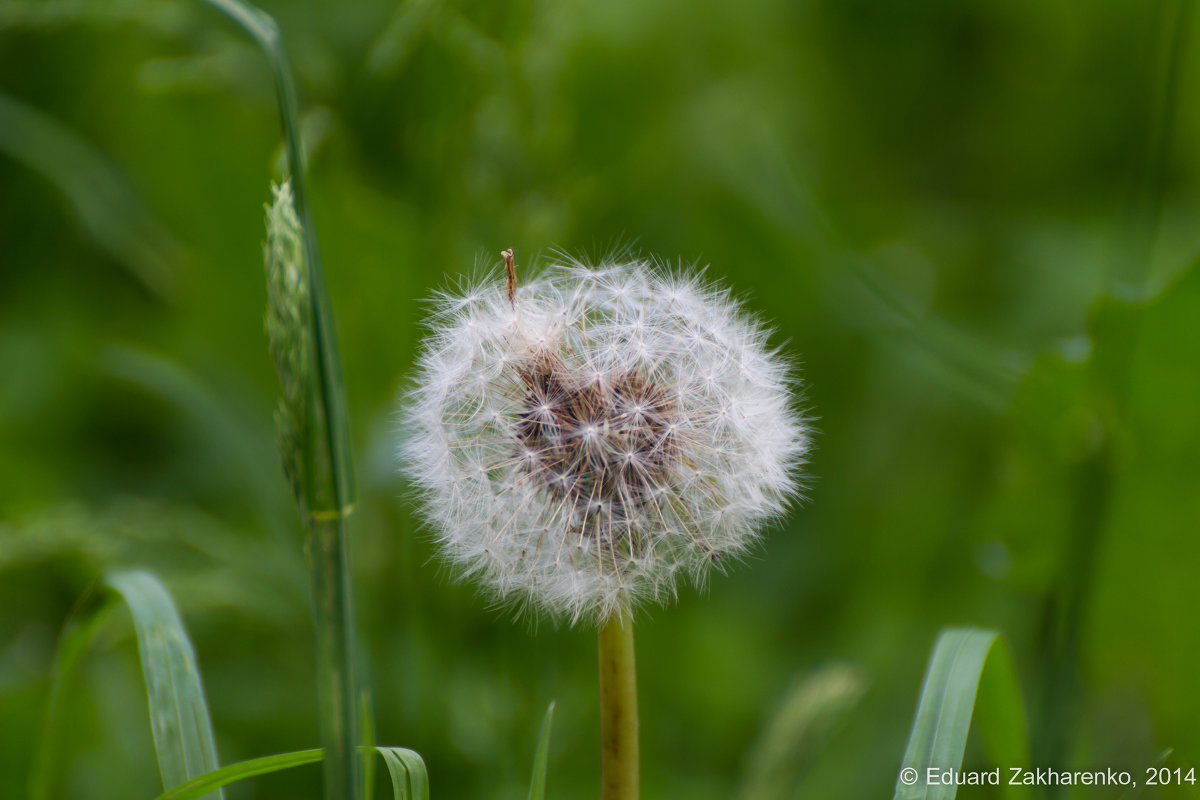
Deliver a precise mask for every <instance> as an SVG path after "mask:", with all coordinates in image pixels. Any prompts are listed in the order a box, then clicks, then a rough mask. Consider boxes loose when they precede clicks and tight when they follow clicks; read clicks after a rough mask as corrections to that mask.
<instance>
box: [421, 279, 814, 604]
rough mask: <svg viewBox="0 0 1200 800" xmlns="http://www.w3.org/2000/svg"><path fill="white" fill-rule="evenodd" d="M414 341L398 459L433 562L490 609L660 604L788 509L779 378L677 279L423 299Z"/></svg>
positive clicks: (774, 364) (715, 308) (707, 292)
mask: <svg viewBox="0 0 1200 800" xmlns="http://www.w3.org/2000/svg"><path fill="white" fill-rule="evenodd" d="M510 269H511V261H510ZM430 329H431V330H430V334H429V336H428V338H427V340H426V342H425V349H424V353H423V355H422V357H421V362H420V372H419V376H418V378H417V381H416V384H415V388H414V389H413V390H412V391H411V393H410V395H409V397H408V398H407V403H406V407H405V411H404V418H405V430H406V432H407V436H406V437H405V440H404V443H403V445H402V452H401V456H402V460H403V463H404V465H405V469H406V472H407V474H408V476H409V478H410V479H411V480H412V481H413V483H415V484H416V486H417V487H419V488H420V490H421V491H422V493H423V499H424V509H425V512H426V514H427V516H428V518H429V519H430V521H431V522H432V523H433V524H434V526H435V528H436V529H437V531H438V537H439V541H440V543H441V545H442V546H443V548H444V549H445V552H446V554H447V555H448V557H449V558H450V559H451V560H452V561H453V562H454V563H456V564H457V565H459V566H460V567H461V569H462V571H463V572H464V573H465V574H466V575H469V576H471V577H473V578H476V579H478V580H479V581H480V583H482V584H483V585H484V586H485V587H486V589H487V590H488V591H489V592H490V593H491V594H493V595H494V596H495V597H497V598H500V599H503V600H515V601H517V602H518V603H522V604H532V605H533V606H534V607H536V608H538V609H540V610H542V611H543V612H546V613H547V614H549V615H550V616H552V617H558V618H561V617H566V618H568V619H570V620H571V621H578V620H580V619H585V618H587V619H592V620H595V621H598V622H603V621H605V620H607V619H608V618H610V617H612V616H613V615H614V614H616V613H618V612H620V611H622V610H623V609H628V608H632V607H634V606H636V604H637V603H638V602H639V601H641V600H644V599H649V600H655V601H660V602H661V601H666V600H668V599H670V598H672V597H673V596H674V595H675V591H676V586H677V582H678V579H679V577H680V576H681V575H686V576H688V577H690V578H691V580H693V581H694V582H695V583H697V584H703V583H704V581H705V578H706V575H707V574H708V573H709V571H710V570H711V569H713V568H714V567H715V568H718V569H719V568H722V567H724V566H725V565H726V564H727V563H728V562H729V561H730V560H731V559H735V558H736V557H738V556H740V555H743V554H744V553H746V552H747V550H748V549H750V548H751V547H752V546H753V545H754V544H755V542H756V540H757V538H758V535H759V531H760V530H761V528H762V526H763V524H764V523H765V522H768V521H770V520H772V519H773V518H775V517H777V516H778V515H779V514H780V513H781V512H782V511H783V510H784V508H785V506H786V504H787V502H788V500H789V498H790V497H791V496H792V495H793V494H794V493H795V491H796V486H797V484H796V479H795V471H796V466H797V464H798V463H799V462H800V460H801V458H802V457H803V455H804V452H805V448H806V436H805V430H804V427H803V424H802V422H801V420H800V419H799V417H798V416H797V414H796V412H795V410H794V402H793V395H792V391H791V385H790V382H789V374H788V368H787V365H786V363H785V362H784V361H783V360H782V359H781V358H779V357H778V355H777V354H775V353H772V352H770V351H769V350H768V349H767V347H766V342H765V340H766V332H765V331H764V330H763V328H762V327H761V326H760V325H758V324H757V323H756V322H754V321H753V320H751V319H749V318H748V317H747V316H746V315H745V314H744V313H743V312H742V310H741V308H740V307H739V305H738V304H737V303H736V302H734V301H733V300H732V299H731V298H730V296H729V294H728V292H727V291H724V290H719V289H715V288H713V287H711V286H707V285H705V284H703V283H702V282H701V281H700V280H699V279H698V278H696V277H694V276H689V275H681V274H670V273H667V272H665V271H663V270H660V269H657V268H655V267H654V266H652V265H651V264H649V263H647V262H640V261H639V262H633V263H606V264H603V265H601V266H599V267H595V268H592V267H588V266H585V265H583V264H580V263H576V262H571V263H566V264H557V265H554V266H552V267H550V268H549V269H548V270H547V271H546V272H545V273H544V274H543V275H542V276H541V277H540V278H538V279H537V280H534V281H533V282H530V283H527V284H525V285H522V286H519V287H518V286H517V285H516V281H515V278H514V277H513V276H511V275H510V279H509V283H508V285H507V286H502V285H499V284H495V285H492V284H489V283H486V282H485V283H482V284H479V285H474V286H469V287H467V288H466V289H465V290H463V291H461V292H456V293H447V294H445V295H443V296H441V297H440V298H439V299H438V301H437V304H436V309H435V311H434V314H433V316H432V321H431V324H430Z"/></svg>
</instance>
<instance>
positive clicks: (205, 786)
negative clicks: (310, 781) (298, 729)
mask: <svg viewBox="0 0 1200 800" xmlns="http://www.w3.org/2000/svg"><path fill="white" fill-rule="evenodd" d="M323 758H325V751H324V750H321V749H320V748H314V749H312V750H298V751H296V752H294V753H280V754H278V755H273V756H264V757H262V758H252V759H250V760H249V761H239V762H237V763H236V764H230V765H229V766H227V767H221V768H220V769H215V770H213V771H211V772H206V773H205V774H203V775H199V776H197V777H195V778H192V779H191V780H190V781H185V782H184V783H181V784H179V785H178V786H176V787H175V788H173V789H169V790H167V791H165V792H163V793H162V794H160V795H159V796H158V797H157V798H156V799H155V800H199V798H202V797H205V796H207V795H208V793H209V792H212V791H214V790H217V789H220V788H221V787H223V786H228V785H229V784H231V783H234V782H235V781H242V780H245V779H246V778H253V777H256V776H258V775H267V774H269V773H272V772H280V771H282V770H285V769H291V768H292V767H302V766H304V765H305V764H315V763H317V762H318V761H321V760H322V759H323Z"/></svg>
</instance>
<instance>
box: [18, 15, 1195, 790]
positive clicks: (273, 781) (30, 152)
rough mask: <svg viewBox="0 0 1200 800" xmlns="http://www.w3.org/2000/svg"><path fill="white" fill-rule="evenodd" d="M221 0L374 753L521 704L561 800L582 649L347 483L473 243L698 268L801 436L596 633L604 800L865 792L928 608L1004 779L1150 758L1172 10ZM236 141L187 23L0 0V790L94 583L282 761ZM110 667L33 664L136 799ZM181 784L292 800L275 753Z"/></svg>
mask: <svg viewBox="0 0 1200 800" xmlns="http://www.w3.org/2000/svg"><path fill="white" fill-rule="evenodd" d="M264 5H265V7H266V8H267V9H268V10H270V11H272V12H273V13H274V14H275V15H276V16H277V17H278V19H279V21H280V23H281V25H282V27H283V30H284V33H285V37H286V42H287V46H288V48H289V53H290V57H291V59H292V63H293V66H294V69H295V71H296V73H297V76H298V80H299V82H300V91H301V95H302V107H303V115H304V120H303V123H304V129H305V134H306V137H307V146H308V151H309V161H310V168H311V188H312V194H313V201H314V205H315V214H316V220H317V227H318V232H319V235H320V239H321V243H322V249H323V252H324V256H325V262H326V267H327V273H328V274H327V278H328V281H329V284H330V293H331V297H332V302H333V306H334V312H335V315H336V319H337V327H338V332H339V335H340V340H341V347H342V352H343V357H344V370H345V378H346V384H347V390H348V396H349V403H350V409H351V421H352V427H353V435H354V442H355V447H356V463H357V465H358V477H359V483H360V492H361V497H360V502H359V507H358V512H357V514H356V516H355V517H354V518H353V522H352V528H351V530H352V534H353V537H354V545H353V546H354V558H355V568H354V577H355V580H356V590H357V602H358V612H359V619H360V622H361V648H362V661H363V666H364V670H365V672H366V673H367V675H366V677H367V678H368V679H369V681H370V683H371V685H372V686H373V689H374V693H375V708H376V717H377V725H378V731H379V735H378V738H379V741H380V742H382V743H387V744H394V745H403V746H407V747H412V748H415V749H416V750H418V751H419V752H421V753H422V754H423V755H424V757H425V759H426V762H427V763H428V766H429V770H430V774H431V779H432V781H433V790H434V797H462V798H465V797H480V798H482V797H488V798H517V797H522V796H524V793H525V792H526V791H527V787H528V780H529V770H530V764H531V761H532V755H533V749H534V745H535V742H536V737H537V729H538V726H539V724H540V721H541V718H542V715H543V713H544V711H545V708H546V706H547V704H548V703H549V702H550V701H551V700H556V701H557V712H556V717H555V723H554V737H553V744H552V749H551V763H550V778H549V790H550V794H551V796H553V797H558V798H573V797H589V796H595V794H596V793H597V792H596V788H595V787H596V784H597V782H598V769H599V768H598V757H597V755H598V754H597V748H598V738H599V737H598V720H597V714H596V709H595V676H594V672H595V664H594V658H595V645H594V633H593V632H592V631H590V630H585V629H583V630H572V629H569V628H564V627H558V628H556V627H554V626H553V625H550V624H546V623H545V622H542V623H540V624H539V623H537V622H536V621H534V620H529V619H516V620H514V619H513V618H512V615H511V614H510V613H509V612H506V611H504V610H496V609H490V608H489V607H488V606H487V604H486V603H485V602H484V601H482V600H480V599H479V598H478V597H477V596H476V594H475V592H474V589H473V588H472V587H471V586H469V585H461V584H458V583H455V582H454V581H453V580H452V579H451V577H450V576H448V575H447V574H446V571H445V570H444V569H442V568H441V567H440V566H439V563H438V561H437V558H436V554H435V552H434V551H433V548H432V547H431V544H430V541H429V535H428V532H427V531H426V530H424V529H423V528H422V525H421V523H420V521H419V520H418V519H416V518H415V517H414V516H413V514H412V506H411V504H410V503H409V502H407V501H406V500H405V499H404V498H405V492H406V487H405V486H404V485H403V483H402V482H401V480H400V479H399V478H398V477H397V475H396V473H395V464H394V462H393V452H392V451H393V439H394V416H393V415H394V409H395V400H396V396H397V393H398V391H399V390H400V389H401V388H402V386H403V384H404V381H405V380H406V378H408V377H409V376H410V375H411V373H412V363H413V354H414V350H415V348H416V346H417V343H418V341H419V337H420V335H421V328H420V320H421V316H422V313H423V306H422V299H423V298H426V297H428V296H429V294H430V293H431V292H432V291H433V290H434V289H435V288H436V287H438V286H441V285H444V284H445V282H446V281H447V280H448V279H449V278H453V277H455V276H458V275H461V274H464V273H473V272H475V271H476V270H477V269H480V268H485V267H492V266H495V265H496V264H497V263H498V261H499V259H498V253H499V251H500V250H501V249H502V248H505V247H510V246H511V247H515V248H516V251H517V255H518V263H519V265H520V266H521V267H522V268H523V269H531V268H532V266H533V265H534V264H536V263H538V262H539V261H543V262H544V261H545V260H546V259H547V258H548V257H549V256H550V255H551V254H552V253H553V252H554V250H555V249H556V248H560V249H562V250H564V251H566V252H568V253H571V254H577V255H579V254H584V255H590V256H593V257H598V256H602V255H604V254H605V253H606V252H610V251H611V250H612V249H613V248H615V247H618V246H621V245H627V244H631V243H632V244H633V245H634V246H635V247H636V248H637V249H639V250H640V251H641V252H643V253H645V254H654V255H657V256H659V257H661V258H663V259H666V260H669V261H671V262H672V263H674V262H682V263H683V264H687V265H696V266H705V265H708V274H709V275H710V276H711V277H713V278H717V279H720V280H722V281H724V282H726V283H727V284H728V285H730V286H732V287H734V289H735V290H736V291H737V292H738V293H739V295H741V296H744V297H745V298H746V301H747V305H748V306H749V307H750V308H751V309H752V310H753V311H754V312H755V313H757V314H759V315H761V316H763V317H764V318H766V319H769V320H771V321H773V323H774V325H775V328H776V332H775V334H774V335H773V337H772V341H773V342H774V343H775V344H777V345H778V346H780V347H782V348H783V349H784V351H785V352H786V353H788V354H789V355H791V356H793V357H794V358H795V360H796V362H797V364H798V365H799V367H800V371H801V373H802V375H803V380H804V384H805V404H806V406H807V408H808V409H809V410H810V413H811V415H812V416H813V419H814V425H815V427H816V428H817V431H818V433H817V435H816V450H815V451H814V453H813V455H812V459H811V463H810V465H809V467H808V473H809V475H810V476H811V477H810V479H809V490H808V500H807V501H806V502H805V503H804V504H803V506H802V507H800V508H798V509H796V510H795V511H794V512H793V513H792V514H791V515H790V516H789V518H788V519H787V521H786V522H785V523H784V524H782V525H780V526H779V527H778V528H777V529H776V530H774V531H772V532H771V533H770V535H769V536H768V537H767V539H766V541H765V544H764V546H763V548H762V549H761V552H760V554H759V555H758V556H757V557H755V558H753V559H752V560H751V561H750V562H749V563H747V564H743V565H741V566H739V567H737V568H736V569H734V570H733V571H732V573H731V574H730V575H729V576H727V577H718V578H717V579H715V580H714V581H713V582H712V584H711V586H710V587H709V588H708V590H707V591H705V592H702V593H698V592H696V591H694V590H691V589H688V590H685V591H684V592H683V593H682V595H681V597H680V600H679V603H678V604H677V605H676V606H675V607H670V608H657V609H651V610H649V611H647V612H646V613H644V614H643V615H642V617H641V618H640V621H639V629H638V637H639V654H638V655H639V662H640V664H639V666H640V681H641V683H640V690H641V699H642V711H643V720H642V732H643V744H642V747H643V760H644V764H643V770H644V774H645V786H646V796H647V797H661V798H697V799H699V800H704V799H706V798H714V799H715V798H731V797H739V796H740V797H744V798H774V797H794V796H801V795H803V796H807V797H886V796H889V794H890V792H891V789H892V786H893V784H894V782H895V778H896V770H897V769H898V767H899V765H900V759H901V756H902V754H903V751H904V745H905V741H906V738H907V732H908V728H909V726H910V723H911V718H912V713H913V711H914V709H915V705H916V700H917V695H918V691H919V687H920V684H921V678H922V674H923V669H924V665H925V661H926V659H927V657H928V654H929V651H930V648H931V647H932V645H933V642H934V641H935V638H936V635H937V632H938V631H939V630H940V629H941V628H943V627H945V626H948V625H976V626H987V627H995V628H998V629H1000V630H1002V631H1003V632H1004V634H1005V636H1006V638H1007V640H1008V642H1009V644H1010V646H1011V649H1012V651H1013V653H1014V657H1015V659H1016V663H1017V668H1018V672H1019V677H1020V680H1021V683H1022V689H1023V692H1024V699H1025V705H1026V707H1027V710H1028V713H1029V718H1030V721H1031V727H1032V728H1033V737H1034V743H1035V748H1036V749H1035V760H1039V762H1040V763H1045V764H1056V765H1058V766H1071V767H1078V768H1089V769H1091V768H1104V767H1109V766H1112V767H1120V768H1126V769H1131V770H1134V771H1137V772H1139V773H1140V771H1141V770H1142V769H1143V768H1144V767H1146V766H1149V765H1151V764H1154V763H1158V760H1159V759H1160V756H1161V754H1162V753H1163V751H1164V749H1165V748H1168V747H1169V748H1173V753H1172V754H1171V755H1169V756H1167V757H1166V761H1165V763H1166V765H1167V766H1171V767H1174V766H1182V767H1184V768H1185V769H1186V768H1187V767H1189V766H1192V765H1194V764H1195V763H1196V762H1197V760H1198V756H1200V725H1198V724H1197V720H1198V719H1200V691H1198V690H1197V688H1196V676H1197V675H1198V674H1200V615H1198V614H1197V613H1196V608H1197V605H1198V603H1197V600H1198V599H1200V597H1198V589H1197V586H1198V585H1200V575H1198V574H1197V573H1198V571H1200V537H1198V536H1197V534H1198V532H1200V524H1198V522H1200V491H1198V487H1200V324H1198V320H1200V274H1197V272H1196V270H1195V269H1194V268H1193V262H1194V259H1195V255H1196V252H1197V245H1198V244H1200V236H1198V234H1197V230H1198V228H1197V220H1200V145H1198V144H1197V143H1200V61H1198V58H1197V56H1198V53H1197V31H1196V26H1197V24H1198V22H1197V19H1196V15H1195V14H1194V13H1193V11H1192V8H1193V5H1194V4H1193V3H1192V2H1190V1H1189V0H1146V1H1138V2H1135V0H1094V2H1088V3H1077V2H1070V1H1069V0H976V2H970V3H963V2H947V1H946V0H920V1H916V2H909V3H904V4H893V3H875V2H867V1H866V0H841V1H836V0H801V1H800V2H788V1H787V0H746V1H745V2H739V3H716V2H695V1H694V0H654V1H653V2H648V1H647V0H607V1H606V2H595V1H594V0H557V1H556V2H546V1H545V0H514V1H513V2H490V1H484V0H452V1H451V2H444V1H443V0H402V2H393V1H392V0H355V1H354V2H343V3H332V2H330V3H323V2H315V0H295V1H289V2H282V0H279V1H276V2H270V3H265V4H264ZM279 144H280V132H279V123H278V117H277V112H276V110H275V106H274V98H273V95H272V90H271V85H270V81H269V75H268V72H267V69H266V66H265V63H264V61H263V59H262V58H261V56H260V55H259V53H258V52H257V51H256V50H255V49H254V48H253V47H252V46H251V44H250V43H249V41H248V40H247V39H246V38H245V37H244V36H243V35H242V34H241V32H240V31H239V30H237V29H236V28H234V27H233V26H232V25H231V24H230V23H229V22H228V21H227V20H225V19H224V18H223V17H221V16H220V15H219V14H217V13H216V12H214V11H212V10H211V9H210V8H208V7H206V6H205V5H203V4H201V3H199V2H185V1H184V0H2V2H0V376H2V377H0V520H2V522H0V797H5V798H8V797H13V798H16V797H21V796H23V794H24V791H25V781H26V779H27V776H28V773H29V761H30V758H31V757H32V753H33V750H34V748H35V746H36V742H37V736H38V730H39V727H40V725H41V719H42V714H43V710H44V706H45V702H46V698H47V696H48V692H49V670H50V664H51V659H52V657H53V652H54V647H55V642H56V639H57V636H58V632H59V629H60V627H61V625H62V624H63V621H64V620H65V619H66V617H67V615H68V613H69V612H70V609H71V608H72V606H73V604H74V603H75V602H76V601H77V599H78V598H79V597H80V596H81V595H82V594H83V593H84V592H85V590H86V589H87V588H88V587H89V586H90V585H92V583H93V582H94V581H95V579H96V578H97V576H98V575H100V574H102V573H103V572H104V571H106V570H108V569H110V568H113V567H114V566H124V565H137V566H144V567H147V568H150V569H152V570H154V571H155V572H156V573H157V574H158V575H160V576H161V577H162V578H163V580H164V581H165V582H166V583H167V585H168V586H169V587H170V589H171V590H172V592H173V593H174V594H175V596H176V599H177V602H178V603H179V605H180V608H181V610H182V613H183V616H184V619H185V621H186V623H187V625H188V627H189V630H190V632H191V634H192V636H193V639H194V641H195V644H196V648H197V652H198V657H199V662H200V667H201V669H202V672H203V675H204V679H205V683H206V688H207V690H208V695H209V702H210V704H211V707H212V713H213V717H214V722H215V725H216V729H217V734H218V749H219V753H220V756H221V759H222V761H223V762H232V761H235V760H240V759H244V758H251V757H255V756H260V755H267V754H271V753H276V752H282V751H287V750H295V749H301V748H306V747H311V746H315V744H316V742H317V740H318V735H317V716H316V704H315V683H314V660H313V641H312V635H311V615H310V602H309V598H308V595H307V579H306V575H305V567H304V557H303V553H302V547H301V543H302V539H303V537H302V534H301V530H300V526H299V522H298V519H297V516H296V513H295V510H294V508H293V506H292V505H291V502H290V496H289V492H288V489H287V486H286V484H285V482H284V480H283V477H282V475H281V471H280V468H279V458H278V455H277V453H276V451H275V448H274V440H273V435H274V434H273V423H272V417H271V414H272V410H273V408H274V406H275V402H276V393H277V386H276V381H275V376H274V373H273V370H272V364H271V361H270V359H269V357H268V355H267V353H266V347H265V342H264V336H263V333H262V326H263V311H264V305H265V291H264V281H263V275H262V266H261V249H260V248H261V242H262V240H263V238H264V234H263V222H262V217H263V203H264V202H265V201H267V200H268V199H269V197H270V192H269V182H270V180H271V179H272V178H273V177H274V176H276V175H277V174H278V165H279ZM140 681H141V677H140V673H139V670H138V665H137V655H136V650H135V648H134V645H133V642H132V640H131V637H130V631H129V626H128V622H127V621H125V622H122V620H121V619H120V618H117V619H116V620H115V622H114V623H113V624H112V625H111V626H109V628H107V629H106V630H105V631H104V632H103V635H102V636H101V641H100V643H99V644H98V645H97V646H96V647H95V648H93V649H92V651H91V652H90V653H89V654H88V655H87V657H86V659H85V661H84V662H83V667H82V671H81V673H80V676H79V679H78V680H77V681H76V682H75V683H74V684H73V685H72V686H70V687H68V690H67V695H66V697H67V704H66V712H65V713H66V716H65V720H66V721H65V727H64V731H66V734H65V735H64V736H63V737H61V740H60V741H59V743H58V744H57V746H56V749H55V759H56V763H57V764H58V765H59V766H58V775H59V782H60V785H59V791H60V796H62V797H72V798H81V799H83V798H112V797H147V798H149V797H153V796H154V795H155V794H157V793H158V791H160V790H161V787H160V786H159V784H158V774H157V768H156V766H155V762H154V757H153V749H152V743H151V737H150V731H149V724H148V719H147V711H146V704H145V695H144V693H143V691H142V689H141V684H140ZM976 744H977V743H972V745H971V747H970V748H969V749H968V755H967V763H968V764H976V765H982V763H983V762H982V757H981V755H980V754H979V752H978V751H977V748H976ZM963 794H964V795H966V794H967V793H966V792H964V793H963ZM1117 794H1118V793H1116V792H1108V793H1105V792H1103V791H1100V792H1087V793H1084V792H1077V793H1074V794H1072V793H1070V792H1068V793H1064V795H1065V796H1080V797H1091V796H1096V797H1107V796H1112V797H1116V796H1117ZM228 796H229V797H230V798H233V799H234V800H236V799H238V798H241V799H244V800H249V798H268V797H294V798H306V797H312V798H316V797H319V796H320V770H319V769H318V768H316V767H308V768H304V769H300V770H296V771H293V772H290V773H283V774H279V775H276V776H271V777H266V778H261V779H258V780H255V781H252V782H248V783H244V784H239V785H237V786H235V787H232V788H231V789H229V790H228ZM975 796H982V795H980V794H976V795H975ZM1142 796H1144V797H1154V796H1157V795H1155V794H1153V793H1152V792H1147V793H1146V794H1144V795H1142Z"/></svg>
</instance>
